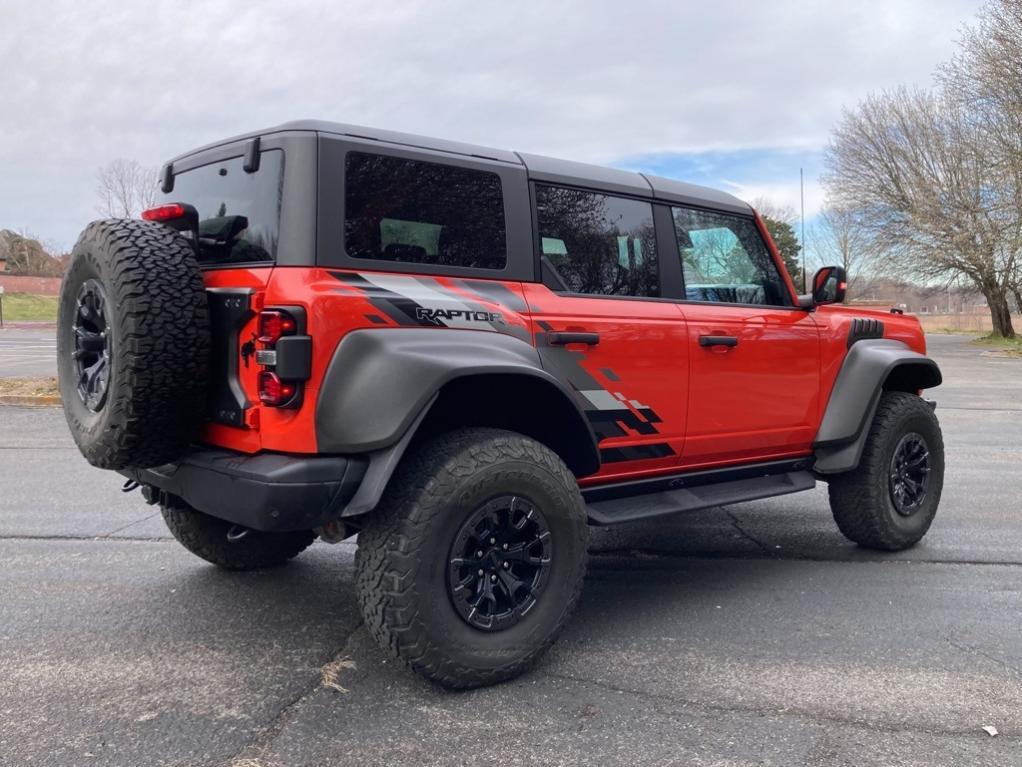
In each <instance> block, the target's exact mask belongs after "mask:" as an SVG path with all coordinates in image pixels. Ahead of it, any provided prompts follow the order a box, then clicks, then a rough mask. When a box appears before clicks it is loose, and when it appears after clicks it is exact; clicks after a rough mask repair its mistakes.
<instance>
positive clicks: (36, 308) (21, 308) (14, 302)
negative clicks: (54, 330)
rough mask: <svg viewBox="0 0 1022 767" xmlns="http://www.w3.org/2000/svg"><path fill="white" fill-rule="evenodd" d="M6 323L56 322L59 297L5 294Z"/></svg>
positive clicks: (1, 297)
mask: <svg viewBox="0 0 1022 767" xmlns="http://www.w3.org/2000/svg"><path fill="white" fill-rule="evenodd" d="M0 301H3V309H4V322H27V321H33V320H35V321H41V322H56V321H57V296H37V295H33V294H31V293H4V294H3V295H2V296H0Z"/></svg>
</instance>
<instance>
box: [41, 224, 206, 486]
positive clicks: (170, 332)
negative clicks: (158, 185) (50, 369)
mask: <svg viewBox="0 0 1022 767" xmlns="http://www.w3.org/2000/svg"><path fill="white" fill-rule="evenodd" d="M209 343H210V330H209V311H208V308H207V305H206V293H205V290H204V288H203V282H202V274H201V271H200V269H199V264H198V261H197V260H196V258H195V253H194V250H193V248H192V245H191V244H190V243H189V242H188V241H187V240H186V239H185V238H184V237H183V236H182V235H181V234H178V233H177V232H175V231H173V230H172V229H169V228H168V227H166V226H163V225H162V224H158V223H154V222H150V221H134V220H126V219H125V220H107V221H95V222H93V223H91V224H89V226H88V227H86V229H85V231H84V232H82V234H81V237H79V238H78V242H77V243H76V244H75V247H74V250H73V251H72V253H71V262H70V264H69V265H68V269H67V273H66V275H65V276H64V281H63V284H62V285H61V289H60V303H59V308H58V312H57V374H58V378H59V383H60V395H61V398H62V399H63V402H64V415H65V416H66V417H67V423H68V426H69V427H70V428H71V434H72V436H73V437H74V440H75V442H76V443H77V445H78V449H79V450H81V452H82V455H84V456H85V457H86V459H88V461H89V463H91V464H92V465H93V466H98V467H100V468H103V469H123V468H146V467H151V466H158V465H160V464H164V463H167V462H169V461H173V460H174V459H176V458H179V457H180V456H181V454H182V453H183V451H184V450H185V448H186V447H187V445H188V443H189V442H190V441H191V440H192V439H194V437H195V436H196V434H197V431H198V428H199V426H200V424H201V423H202V417H203V411H204V407H205V398H206V383H207V379H208V370H209Z"/></svg>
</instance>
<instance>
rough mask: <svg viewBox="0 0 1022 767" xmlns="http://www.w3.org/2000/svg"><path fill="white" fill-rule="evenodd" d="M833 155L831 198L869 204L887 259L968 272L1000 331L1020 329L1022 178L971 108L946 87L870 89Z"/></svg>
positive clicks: (923, 272)
mask: <svg viewBox="0 0 1022 767" xmlns="http://www.w3.org/2000/svg"><path fill="white" fill-rule="evenodd" d="M825 163H826V166H827V169H828V174H827V176H826V177H825V179H824V184H825V186H826V187H827V190H828V193H829V195H830V197H831V199H832V200H834V202H836V203H837V204H838V205H844V206H849V207H852V208H854V209H856V210H858V211H860V212H861V215H862V221H863V224H864V226H865V227H866V230H867V231H868V232H869V234H870V236H871V238H872V239H873V242H875V243H876V244H877V246H878V247H879V248H880V249H881V250H882V252H883V254H884V260H886V261H888V264H887V265H888V266H889V267H893V268H895V269H897V270H899V271H901V272H902V273H904V274H905V275H906V276H912V277H914V278H923V279H925V280H930V281H936V280H947V279H950V278H952V277H954V276H956V275H962V276H964V277H966V278H968V279H969V281H971V282H972V283H973V284H974V285H975V286H976V288H977V289H978V290H980V291H981V292H982V293H983V296H984V297H985V298H986V301H987V304H988V305H989V306H990V312H991V315H992V317H993V327H994V332H995V333H997V334H999V335H1003V336H1006V337H1014V329H1013V327H1012V323H1011V314H1010V311H1009V308H1008V295H1009V291H1010V287H1011V284H1012V279H1013V275H1014V274H1015V270H1016V267H1017V258H1018V254H1019V251H1020V246H1022V227H1020V215H1019V211H1020V208H1022V187H1020V185H1019V184H1018V183H1017V178H1015V177H1014V175H1013V174H1011V173H1006V172H1003V169H1001V168H998V167H996V165H995V164H994V162H993V161H992V159H991V150H990V142H989V140H988V139H987V136H986V135H985V131H984V129H983V128H982V126H980V125H978V124H977V120H976V119H975V115H974V114H973V113H971V112H969V111H968V110H967V109H966V108H964V107H963V105H962V104H961V103H960V102H959V101H958V100H957V99H955V98H954V97H953V95H949V94H947V93H945V92H943V91H941V92H935V93H931V92H927V91H921V90H912V89H907V88H898V89H895V90H893V91H889V92H885V93H882V94H880V95H875V96H871V97H870V98H868V99H867V100H866V101H865V102H863V103H862V104H860V105H859V106H858V108H856V109H855V110H854V111H846V112H845V114H844V116H843V118H842V120H841V122H840V123H839V124H838V126H837V127H836V128H835V130H834V133H833V136H832V140H831V144H830V146H829V147H828V149H827V151H826V154H825Z"/></svg>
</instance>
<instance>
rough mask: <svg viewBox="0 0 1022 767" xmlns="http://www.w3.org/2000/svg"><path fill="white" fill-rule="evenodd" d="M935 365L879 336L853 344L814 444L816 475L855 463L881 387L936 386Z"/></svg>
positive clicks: (939, 378) (912, 388) (938, 378)
mask: <svg viewBox="0 0 1022 767" xmlns="http://www.w3.org/2000/svg"><path fill="white" fill-rule="evenodd" d="M942 380H943V378H942V376H941V373H940V368H939V367H938V366H937V363H936V362H934V361H933V360H932V359H930V358H929V357H927V356H926V355H924V354H920V353H919V352H916V351H913V350H912V349H910V348H909V347H908V345H907V344H905V343H904V342H902V341H896V340H894V339H887V338H878V339H864V340H861V341H858V342H857V343H855V344H853V345H852V347H851V348H850V349H849V350H848V354H847V355H846V356H845V360H844V362H843V363H842V365H841V370H840V371H839V372H838V375H837V378H836V380H835V381H834V387H833V389H831V393H830V399H829V400H828V402H827V409H826V411H825V412H824V415H823V420H822V421H821V422H820V428H819V430H818V431H817V433H816V439H815V440H814V442H813V452H814V454H815V456H816V462H815V464H814V466H813V470H814V471H815V472H816V473H818V474H838V473H841V472H845V471H851V470H852V469H854V468H855V467H856V466H858V465H859V459H860V458H861V456H862V450H863V447H864V446H865V443H866V437H867V436H868V434H869V424H870V422H871V421H872V420H873V415H874V414H875V413H876V409H877V404H878V403H879V402H880V395H881V394H882V393H883V392H884V390H886V389H894V390H897V391H909V392H915V391H918V390H920V389H930V388H933V387H934V386H939V385H940V383H941V381H942Z"/></svg>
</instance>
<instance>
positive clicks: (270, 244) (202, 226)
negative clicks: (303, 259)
mask: <svg viewBox="0 0 1022 767" xmlns="http://www.w3.org/2000/svg"><path fill="white" fill-rule="evenodd" d="M243 164H244V159H243V158H241V157H235V158H233V159H231V160H224V161H223V162H216V163H211V164H209V165H202V166H200V167H198V168H193V169H191V170H186V171H184V172H182V173H178V174H176V175H175V176H174V188H173V189H172V190H171V191H170V192H169V193H167V194H164V195H163V198H164V201H165V202H182V203H188V204H189V205H194V206H195V209H196V210H197V211H198V212H199V261H200V263H203V264H207V265H208V264H217V265H228V264H251V263H261V262H272V261H273V259H274V258H275V257H276V254H277V237H278V233H279V226H280V196H281V182H282V180H283V168H284V152H283V151H281V150H279V149H270V150H267V151H265V152H263V153H262V154H261V156H260V158H259V170H257V171H256V172H255V173H246V172H245V170H244V168H243V167H242V166H243Z"/></svg>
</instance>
